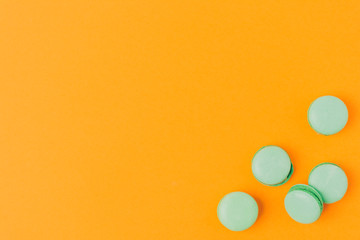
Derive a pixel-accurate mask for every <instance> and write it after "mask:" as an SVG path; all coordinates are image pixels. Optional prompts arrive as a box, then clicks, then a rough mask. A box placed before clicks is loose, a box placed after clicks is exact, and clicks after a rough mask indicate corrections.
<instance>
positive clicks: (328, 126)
mask: <svg viewBox="0 0 360 240" xmlns="http://www.w3.org/2000/svg"><path fill="white" fill-rule="evenodd" d="M347 120H348V110H347V108H346V105H345V104H344V102H343V101H341V100H340V99H339V98H337V97H334V96H323V97H319V98H318V99H316V100H315V101H314V102H313V103H312V104H311V105H310V107H309V110H308V121H309V124H310V126H311V127H312V128H313V129H314V130H315V131H316V132H318V133H320V134H323V135H332V134H335V133H337V132H339V131H340V130H341V129H343V128H344V127H345V125H346V123H347Z"/></svg>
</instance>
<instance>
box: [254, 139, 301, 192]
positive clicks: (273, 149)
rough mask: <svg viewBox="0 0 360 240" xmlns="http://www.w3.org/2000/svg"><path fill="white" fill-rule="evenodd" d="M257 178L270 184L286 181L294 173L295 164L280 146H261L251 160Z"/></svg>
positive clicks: (279, 183)
mask: <svg viewBox="0 0 360 240" xmlns="http://www.w3.org/2000/svg"><path fill="white" fill-rule="evenodd" d="M251 169H252V172H253V174H254V176H255V178H256V179H257V180H258V181H259V182H261V183H262V184H265V185H268V186H279V185H282V184H284V183H286V182H287V181H288V180H289V178H290V177H291V175H292V173H293V170H294V169H293V165H292V163H291V160H290V157H289V155H288V154H287V152H286V151H285V150H284V149H282V148H280V147H278V146H273V145H269V146H265V147H262V148H260V149H259V150H258V151H257V152H256V153H255V155H254V157H253V159H252V161H251Z"/></svg>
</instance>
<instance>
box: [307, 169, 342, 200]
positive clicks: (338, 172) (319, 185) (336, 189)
mask: <svg viewBox="0 0 360 240" xmlns="http://www.w3.org/2000/svg"><path fill="white" fill-rule="evenodd" d="M309 185H310V186H313V187H314V188H316V190H318V191H319V192H320V194H321V196H322V197H323V199H324V202H325V203H334V202H336V201H339V200H340V199H341V198H342V197H343V196H344V195H345V193H346V190H347V187H348V180H347V177H346V174H345V172H344V171H343V170H342V169H341V168H340V167H339V166H338V165H336V164H333V163H322V164H319V165H317V166H316V167H315V168H313V170H312V171H311V173H310V175H309Z"/></svg>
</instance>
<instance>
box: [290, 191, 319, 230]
mask: <svg viewBox="0 0 360 240" xmlns="http://www.w3.org/2000/svg"><path fill="white" fill-rule="evenodd" d="M285 209H286V211H287V213H288V214H289V216H290V217H291V218H292V219H294V220H295V221H297V222H299V223H303V224H309V223H313V222H315V221H316V220H318V219H319V217H320V215H321V213H322V210H323V199H322V197H321V195H320V193H319V192H318V191H317V190H316V189H315V188H313V187H311V186H308V185H305V184H297V185H294V186H293V187H291V188H290V190H289V192H288V193H287V195H286V197H285Z"/></svg>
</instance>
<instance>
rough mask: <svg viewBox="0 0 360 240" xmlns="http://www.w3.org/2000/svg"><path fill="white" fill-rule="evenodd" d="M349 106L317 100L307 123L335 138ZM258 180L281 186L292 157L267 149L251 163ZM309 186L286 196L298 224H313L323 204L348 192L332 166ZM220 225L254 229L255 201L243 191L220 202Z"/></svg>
mask: <svg viewBox="0 0 360 240" xmlns="http://www.w3.org/2000/svg"><path fill="white" fill-rule="evenodd" d="M347 119H348V112H347V108H346V105H345V104H344V103H343V102H342V101H341V100H340V99H338V98H336V97H333V96H323V97H320V98H318V99H316V100H315V101H314V102H313V103H312V104H311V105H310V107H309V110H308V121H309V124H310V126H311V127H312V128H313V129H314V130H315V131H316V132H317V133H319V134H322V135H326V136H328V135H332V134H335V133H337V132H339V131H340V130H341V129H343V128H344V126H345V125H346V123H347ZM252 171H253V174H254V176H255V178H256V179H257V180H258V181H259V182H261V183H262V184H265V185H268V186H280V185H282V184H284V183H286V182H287V181H288V180H289V178H290V177H291V175H292V173H293V171H294V168H293V165H292V163H291V160H290V157H289V155H288V154H287V153H286V151H285V150H283V149H282V148H280V147H278V146H265V147H263V148H261V149H260V150H259V151H257V153H256V154H255V156H254V158H253V160H252ZM308 183H309V185H305V184H297V185H294V186H293V187H291V188H290V190H289V191H288V193H287V195H286V197H285V209H286V211H287V213H288V214H289V215H290V217H291V218H293V219H294V220H295V221H297V222H300V223H312V222H314V221H316V220H317V219H318V218H319V217H320V215H321V213H322V211H323V206H324V203H334V202H336V201H339V200H340V199H341V198H342V197H343V196H344V194H345V192H346V190H347V185H348V182H347V177H346V175H345V173H344V171H343V170H342V169H341V168H340V167H339V166H337V165H335V164H332V163H322V164H319V165H317V166H316V167H315V168H314V169H313V170H312V171H311V173H310V176H309V179H308ZM217 215H218V218H219V220H220V222H221V223H222V224H223V225H224V226H225V227H227V228H228V229H230V230H233V231H242V230H245V229H247V228H249V227H250V226H252V225H253V224H254V223H255V221H256V219H257V216H258V206H257V203H256V201H255V200H254V198H252V197H251V196H250V195H249V194H247V193H244V192H232V193H229V194H227V195H225V197H223V199H222V200H221V201H220V203H219V205H218V208H217Z"/></svg>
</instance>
